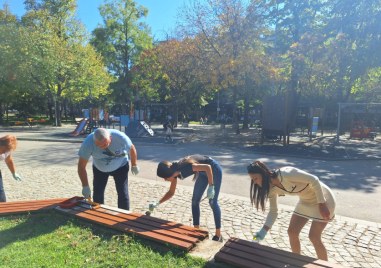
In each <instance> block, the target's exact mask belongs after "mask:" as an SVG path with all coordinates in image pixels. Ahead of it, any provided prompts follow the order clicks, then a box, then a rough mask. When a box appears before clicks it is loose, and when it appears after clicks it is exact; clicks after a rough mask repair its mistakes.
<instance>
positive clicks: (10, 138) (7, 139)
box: [0, 135, 17, 152]
mask: <svg viewBox="0 0 381 268" xmlns="http://www.w3.org/2000/svg"><path fill="white" fill-rule="evenodd" d="M0 146H3V147H5V148H6V149H7V152H8V151H14V150H16V147H17V139H16V136H14V135H5V136H4V137H1V138H0Z"/></svg>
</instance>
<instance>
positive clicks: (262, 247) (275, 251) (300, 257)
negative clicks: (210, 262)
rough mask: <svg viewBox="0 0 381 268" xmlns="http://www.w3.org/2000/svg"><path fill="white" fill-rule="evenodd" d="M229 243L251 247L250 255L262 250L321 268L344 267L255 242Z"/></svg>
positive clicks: (236, 239)
mask: <svg viewBox="0 0 381 268" xmlns="http://www.w3.org/2000/svg"><path fill="white" fill-rule="evenodd" d="M228 242H230V243H232V244H234V245H244V246H246V247H249V248H250V251H249V252H248V253H251V252H253V251H255V250H262V251H266V252H269V253H270V254H271V255H274V254H277V255H278V256H279V257H288V258H295V256H297V258H298V260H301V261H304V262H307V263H313V264H316V265H320V266H319V267H342V266H341V265H337V266H335V265H336V264H333V263H329V262H327V261H323V260H319V259H315V258H312V257H309V256H304V255H299V254H295V253H292V252H289V251H285V250H279V249H275V248H272V247H268V246H265V245H260V244H259V243H253V242H250V241H247V240H243V239H238V238H232V239H231V240H229V241H228ZM227 246H229V244H227Z"/></svg>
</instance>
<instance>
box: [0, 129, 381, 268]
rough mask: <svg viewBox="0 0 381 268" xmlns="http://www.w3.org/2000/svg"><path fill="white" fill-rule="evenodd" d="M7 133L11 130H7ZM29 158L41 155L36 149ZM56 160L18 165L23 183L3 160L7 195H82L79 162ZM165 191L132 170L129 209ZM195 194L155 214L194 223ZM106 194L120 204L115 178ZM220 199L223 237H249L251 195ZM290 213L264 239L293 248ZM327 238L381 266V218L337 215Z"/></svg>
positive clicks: (333, 254) (347, 253)
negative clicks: (64, 163)
mask: <svg viewBox="0 0 381 268" xmlns="http://www.w3.org/2000/svg"><path fill="white" fill-rule="evenodd" d="M55 131H56V132H55ZM6 132H8V133H9V130H8V131H6ZM6 132H4V131H1V132H0V135H1V136H2V135H3V134H4V133H6ZM12 132H15V134H16V135H17V136H18V137H20V140H22V139H29V140H40V141H42V140H44V139H53V138H54V137H56V138H55V139H57V140H60V141H63V142H69V141H70V142H81V140H82V139H83V138H70V140H66V139H63V138H62V130H49V131H44V130H43V129H34V130H27V129H26V130H25V129H24V130H22V131H18V130H14V129H13V130H12ZM59 133H61V134H59ZM60 137H61V138H60ZM174 146H176V145H174ZM38 153H41V152H38ZM30 157H31V158H33V157H38V156H37V153H36V154H35V155H31V156H30ZM52 158H53V157H52ZM55 160H56V161H55V162H54V163H53V162H52V163H47V164H46V166H43V167H34V168H30V167H29V166H28V165H25V164H23V165H18V172H19V173H20V174H23V175H24V176H25V177H28V179H25V180H24V181H23V182H21V183H20V182H16V181H14V180H13V179H12V178H11V176H10V174H9V171H8V170H7V169H5V168H3V164H1V166H2V170H3V176H4V184H5V187H6V193H7V197H8V200H9V201H11V200H12V201H13V200H32V199H47V198H57V197H72V196H75V195H80V194H81V193H80V189H78V175H77V171H76V165H75V164H73V165H72V166H62V165H60V163H59V161H57V158H55ZM16 161H17V159H16ZM73 161H76V157H74V158H73ZM16 163H17V162H16ZM88 173H89V177H90V178H91V177H92V174H91V173H92V171H91V169H90V168H89V169H88ZM90 183H91V182H90ZM167 190H168V183H166V182H163V181H162V180H156V181H149V180H145V179H144V178H140V177H136V176H132V175H131V176H130V195H131V209H132V210H133V211H136V212H141V213H145V211H146V210H147V206H148V203H149V202H151V201H154V200H158V199H159V198H160V197H161V196H162V195H163V194H164V193H165V192H166V191H167ZM191 196H192V188H191V187H188V186H181V185H179V186H178V189H177V192H176V194H175V196H174V197H173V198H172V199H171V200H170V201H168V202H166V203H164V204H162V205H160V207H159V208H158V209H157V210H156V211H155V212H154V214H153V216H155V217H159V218H163V219H168V220H172V221H177V222H181V223H183V224H191V222H192V216H191V207H190V204H191ZM105 197H106V199H105V203H106V204H107V205H111V206H116V204H117V199H116V192H115V187H114V185H113V184H112V182H110V183H109V185H108V187H107V189H106V194H105ZM219 203H220V206H221V210H222V231H223V237H224V238H225V239H227V238H229V237H238V238H242V239H247V240H251V238H252V234H253V233H254V232H256V231H258V230H259V229H260V228H261V226H262V224H263V222H264V219H265V216H266V215H265V214H263V213H261V212H257V211H256V210H255V209H253V207H252V206H251V204H250V200H249V199H248V198H243V197H238V196H234V195H228V194H223V193H222V194H221V195H220V199H219ZM376 206H377V205H376V204H375V209H377V207H376ZM291 214H292V208H291V207H288V206H284V205H282V206H280V211H279V216H278V220H277V221H276V223H275V224H274V226H273V228H272V229H271V231H270V233H269V234H268V236H267V237H266V239H265V240H264V241H263V242H262V244H264V245H268V246H272V247H276V248H280V249H284V250H288V251H290V247H289V243H288V237H287V227H288V223H289V220H290V217H291ZM201 227H202V228H205V229H207V230H209V231H210V233H211V235H213V233H214V222H213V216H212V212H211V209H210V208H209V205H208V202H207V201H203V202H202V204H201ZM308 230H309V229H308V228H305V229H304V230H303V231H302V234H301V241H302V254H305V255H308V256H311V257H315V251H314V248H313V246H312V244H311V243H310V242H309V239H308ZM323 240H324V242H325V244H326V247H327V250H328V254H329V260H330V261H331V262H336V263H339V264H341V265H344V266H347V267H381V224H380V223H374V222H367V221H361V220H357V219H350V218H345V217H341V216H337V217H336V219H335V220H334V221H333V222H332V223H330V224H329V225H328V227H327V228H326V231H325V232H324V234H323Z"/></svg>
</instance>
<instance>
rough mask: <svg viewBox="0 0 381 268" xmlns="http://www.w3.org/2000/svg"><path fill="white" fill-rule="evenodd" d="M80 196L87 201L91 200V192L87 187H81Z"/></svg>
mask: <svg viewBox="0 0 381 268" xmlns="http://www.w3.org/2000/svg"><path fill="white" fill-rule="evenodd" d="M82 195H83V196H84V197H85V198H86V199H87V198H91V190H90V187H89V186H83V187H82Z"/></svg>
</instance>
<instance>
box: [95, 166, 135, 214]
mask: <svg viewBox="0 0 381 268" xmlns="http://www.w3.org/2000/svg"><path fill="white" fill-rule="evenodd" d="M129 170H130V167H129V164H128V163H127V164H126V165H124V166H122V167H120V168H118V169H117V170H114V171H112V172H102V171H100V170H99V169H97V168H96V167H95V166H94V165H93V173H94V181H93V191H94V193H93V200H94V202H97V203H100V204H104V194H105V189H106V185H107V181H108V177H109V176H113V177H114V181H115V187H116V192H117V193H118V208H121V209H126V210H129V209H130V197H129V194H128V171H129Z"/></svg>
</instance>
